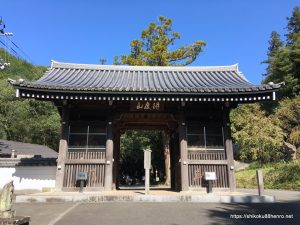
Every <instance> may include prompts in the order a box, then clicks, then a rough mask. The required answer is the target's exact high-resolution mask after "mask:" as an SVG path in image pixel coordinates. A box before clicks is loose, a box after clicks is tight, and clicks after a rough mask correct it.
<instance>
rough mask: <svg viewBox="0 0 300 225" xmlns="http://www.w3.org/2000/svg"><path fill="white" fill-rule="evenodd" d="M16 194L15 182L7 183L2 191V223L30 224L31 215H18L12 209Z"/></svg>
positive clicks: (0, 218)
mask: <svg viewBox="0 0 300 225" xmlns="http://www.w3.org/2000/svg"><path fill="white" fill-rule="evenodd" d="M13 194H14V183H13V181H10V182H9V183H7V184H5V185H4V187H3V188H2V191H1V192H0V224H1V225H2V224H5V225H29V222H30V217H28V216H16V211H15V210H12V199H13Z"/></svg>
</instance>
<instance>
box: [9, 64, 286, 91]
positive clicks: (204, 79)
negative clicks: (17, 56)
mask: <svg viewBox="0 0 300 225" xmlns="http://www.w3.org/2000/svg"><path fill="white" fill-rule="evenodd" d="M14 85H15V86H17V87H20V88H30V89H46V90H56V91H68V92H82V91H87V92H92V93H103V92H105V93H124V92H125V93H232V92H235V93H239V92H243V93H245V92H246V93H247V92H261V91H262V92H265V91H274V90H276V89H278V88H279V87H280V85H278V84H267V85H255V84H252V83H250V82H249V81H248V80H247V79H246V78H245V77H244V75H243V74H242V73H241V72H240V71H239V70H238V67H237V65H232V66H207V67H157V66H155V67H145V66H117V65H88V64H71V63H59V62H55V61H53V62H52V66H51V68H49V69H48V70H47V72H46V73H45V74H44V75H43V76H42V77H41V78H40V79H39V80H37V81H35V82H27V81H17V82H15V83H14Z"/></svg>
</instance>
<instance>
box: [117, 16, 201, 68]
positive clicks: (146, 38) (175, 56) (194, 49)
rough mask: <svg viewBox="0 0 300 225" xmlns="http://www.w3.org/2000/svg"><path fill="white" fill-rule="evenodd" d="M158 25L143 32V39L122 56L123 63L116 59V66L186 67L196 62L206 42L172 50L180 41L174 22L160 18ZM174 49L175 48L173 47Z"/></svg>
mask: <svg viewBox="0 0 300 225" xmlns="http://www.w3.org/2000/svg"><path fill="white" fill-rule="evenodd" d="M158 19H159V22H158V23H150V25H149V27H148V28H147V29H146V30H143V31H142V34H141V39H135V40H133V41H131V43H130V47H131V51H130V54H128V55H122V56H121V62H119V61H118V57H115V63H116V64H127V65H134V66H145V65H148V66H175V65H181V66H185V65H188V64H191V63H192V62H194V61H195V60H196V58H197V56H198V55H199V53H200V52H201V51H202V50H203V47H204V46H205V45H206V43H205V42H204V41H200V40H198V41H195V42H194V43H192V44H190V45H188V46H181V47H179V48H178V49H176V50H171V46H173V45H174V44H175V40H177V39H180V37H181V36H180V34H179V33H178V32H173V31H172V20H171V19H169V18H165V17H163V16H160V17H159V18H158ZM172 48H173V47H172Z"/></svg>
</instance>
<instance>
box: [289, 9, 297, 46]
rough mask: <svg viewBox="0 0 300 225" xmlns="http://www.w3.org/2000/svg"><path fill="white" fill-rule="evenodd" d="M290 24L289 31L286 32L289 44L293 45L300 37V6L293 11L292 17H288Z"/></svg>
mask: <svg viewBox="0 0 300 225" xmlns="http://www.w3.org/2000/svg"><path fill="white" fill-rule="evenodd" d="M287 20H288V25H287V27H286V28H287V30H288V33H287V34H286V38H287V44H288V45H292V44H293V43H295V42H296V41H297V39H298V38H299V32H300V8H299V7H295V8H294V9H293V12H292V16H291V17H287Z"/></svg>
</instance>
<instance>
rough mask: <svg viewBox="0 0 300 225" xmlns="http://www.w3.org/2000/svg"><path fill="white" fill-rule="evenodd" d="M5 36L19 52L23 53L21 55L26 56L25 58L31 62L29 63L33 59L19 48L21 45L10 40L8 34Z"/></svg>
mask: <svg viewBox="0 0 300 225" xmlns="http://www.w3.org/2000/svg"><path fill="white" fill-rule="evenodd" d="M6 38H7V39H8V40H9V41H10V42H11V43H12V44H13V45H14V46H15V47H16V48H17V49H19V50H20V52H21V53H23V55H24V56H25V57H27V59H29V61H30V62H31V63H33V61H32V59H31V58H30V56H29V55H28V54H26V53H25V52H24V51H23V50H22V49H21V47H19V46H18V45H17V44H16V43H15V42H14V41H12V40H11V39H10V38H9V37H8V36H6Z"/></svg>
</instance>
